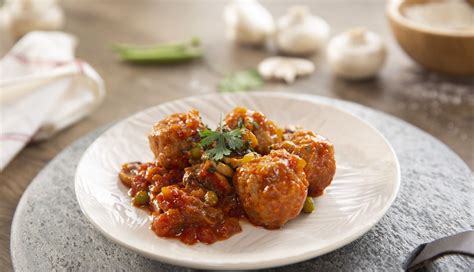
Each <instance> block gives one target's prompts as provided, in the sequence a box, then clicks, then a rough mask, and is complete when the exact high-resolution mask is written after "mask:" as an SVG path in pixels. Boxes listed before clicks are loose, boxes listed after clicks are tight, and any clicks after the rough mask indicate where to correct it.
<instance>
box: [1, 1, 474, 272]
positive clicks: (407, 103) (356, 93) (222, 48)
mask: <svg viewBox="0 0 474 272" xmlns="http://www.w3.org/2000/svg"><path fill="white" fill-rule="evenodd" d="M224 2H225V1H193V0H189V1H176V0H175V1H171V0H170V1H145V0H130V1H125V0H121V1H117V0H115V1H112V0H108V1H100V2H99V1H93V0H86V1H74V0H65V1H63V6H64V8H65V13H66V21H67V22H66V27H65V30H66V31H67V32H69V33H73V34H74V35H76V36H77V37H78V38H79V46H78V49H77V55H78V57H80V58H82V59H84V60H86V61H87V62H89V63H90V64H91V65H92V66H93V67H94V68H95V69H96V70H97V72H98V73H99V74H100V75H101V76H102V77H103V78H104V80H105V82H106V87H107V92H108V93H107V97H106V99H105V101H104V103H103V105H102V106H101V107H100V108H99V109H98V110H96V111H95V112H94V113H93V114H91V115H90V116H88V117H86V118H85V119H83V120H82V121H80V122H79V123H77V124H76V125H74V126H72V127H70V128H68V129H66V130H64V131H62V132H60V133H58V134H57V135H56V136H54V137H53V138H51V139H50V140H48V141H44V142H40V143H33V144H30V145H29V146H28V147H27V148H26V149H24V150H23V151H22V152H21V153H20V154H19V155H18V156H17V157H16V158H15V159H14V160H13V161H12V162H11V164H10V165H9V166H8V167H7V168H6V169H5V170H4V171H3V172H2V173H1V175H0V179H1V180H0V196H1V197H2V199H1V201H0V267H1V268H6V269H1V270H2V271H5V270H11V259H10V252H9V236H10V225H11V221H12V217H13V214H14V211H15V207H16V205H17V203H18V201H19V199H20V197H21V194H22V192H23V191H24V190H25V189H26V187H27V186H28V184H29V183H30V182H31V180H32V179H33V178H34V177H35V175H36V174H37V173H38V172H39V171H40V170H41V169H42V168H43V167H44V166H45V165H46V164H47V163H48V162H49V161H50V160H51V159H52V158H53V157H54V156H55V155H56V154H58V153H59V152H60V151H61V150H63V149H64V148H65V147H66V146H68V145H69V144H71V143H72V142H73V141H74V140H76V139H78V138H80V137H81V136H83V135H85V134H87V133H88V132H90V131H93V130H94V129H96V128H98V127H100V126H102V125H105V124H108V123H110V122H114V121H117V120H120V119H122V118H124V117H126V116H128V115H130V114H132V113H134V112H136V111H140V110H142V109H145V108H147V107H150V106H154V105H157V104H159V103H163V102H166V101H169V100H173V99H177V98H182V97H186V96H190V95H199V94H203V93H211V92H216V88H215V86H216V83H217V82H218V80H219V79H220V78H222V76H223V75H225V74H227V73H230V72H233V71H236V70H240V69H247V68H253V67H256V65H257V64H258V63H259V61H261V60H262V59H264V58H265V57H267V56H270V55H272V52H265V51H263V50H256V49H252V48H242V47H238V46H234V45H233V44H232V43H231V42H229V41H227V40H226V39H225V35H224V24H223V20H222V9H223V4H224ZM299 2H300V3H305V4H307V5H309V6H310V7H311V10H312V11H313V12H314V13H316V14H318V15H320V16H321V17H323V18H325V19H326V20H327V21H328V23H329V24H330V25H331V31H332V34H335V33H339V32H341V31H343V30H346V29H348V28H351V27H354V26H366V27H367V28H369V29H370V30H373V31H375V32H377V33H379V34H380V35H382V37H383V39H384V40H385V41H386V43H387V47H388V52H389V56H388V60H387V63H386V66H385V68H384V69H383V71H382V72H381V74H380V75H379V77H377V78H376V79H374V80H370V81H365V82H358V83H355V82H347V81H343V80H340V79H337V78H335V77H333V76H332V75H331V73H330V72H329V70H328V67H327V63H326V61H325V57H324V56H323V55H321V56H316V57H314V58H313V60H314V62H315V63H316V72H315V73H314V74H313V75H312V76H311V77H308V78H304V79H301V80H298V81H297V82H296V83H295V84H293V85H290V86H288V85H285V84H279V83H269V84H266V85H265V86H264V87H263V88H262V89H263V90H264V91H288V92H303V93H311V94H317V95H322V96H328V97H333V98H338V99H344V100H349V101H354V102H357V103H360V104H363V105H366V106H368V107H371V108H374V109H377V110H380V111H383V112H386V113H389V114H392V115H394V116H397V117H399V118H401V119H404V120H406V121H407V122H409V123H411V124H413V125H415V126H417V127H419V128H421V129H423V130H425V131H427V132H428V133H430V134H432V135H434V136H435V137H436V138H438V139H440V140H441V141H443V142H444V143H446V144H447V145H448V146H450V147H451V148H452V149H453V150H454V151H456V152H457V153H458V154H459V155H460V156H461V157H462V158H463V159H464V160H465V161H466V163H467V164H468V165H469V166H470V167H471V169H472V168H473V166H474V155H473V154H474V147H473V140H472V138H473V135H474V134H473V131H474V127H473V126H474V112H473V109H474V89H473V86H474V79H473V78H467V79H466V78H465V79H448V78H443V77H440V76H437V75H434V74H431V73H428V72H425V71H423V70H422V69H421V68H419V67H418V66H416V65H415V64H413V62H412V61H411V60H410V59H409V58H408V57H407V56H406V55H405V54H404V53H403V52H402V51H401V50H400V48H399V47H398V46H397V44H396V42H395V41H394V39H393V37H392V35H391V33H390V30H389V28H388V24H387V21H386V18H385V14H384V4H385V3H384V2H385V1H379V0H356V1H340V0H322V1H321V0H318V1H306V2H304V1H299ZM263 3H264V4H265V5H266V6H267V7H268V8H269V9H270V11H271V12H272V13H273V14H274V15H275V16H280V15H282V14H283V13H284V12H285V10H286V9H287V8H288V6H290V5H291V2H290V1H289V0H287V1H276V0H273V1H271V3H270V1H264V2H263ZM193 35H197V36H199V37H200V38H201V39H202V42H203V46H204V48H205V57H204V59H203V60H202V61H196V62H193V63H188V64H181V65H170V66H137V65H129V64H125V63H121V62H120V61H118V60H117V58H116V56H115V55H114V54H113V53H112V52H111V50H110V45H111V44H113V43H116V42H128V43H153V42H157V41H170V40H184V39H189V38H190V37H191V36H193ZM440 155H442V154H440ZM71 171H73V169H71ZM55 197H61V196H51V198H52V201H53V200H54V198H55Z"/></svg>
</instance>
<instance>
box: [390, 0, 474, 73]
mask: <svg viewBox="0 0 474 272" xmlns="http://www.w3.org/2000/svg"><path fill="white" fill-rule="evenodd" d="M431 1H433V0H431ZM427 2H430V0H404V1H402V0H393V1H391V2H390V3H389V4H388V6H387V17H388V19H389V22H390V26H391V28H392V31H393V33H394V34H395V38H396V39H397V41H398V44H399V45H400V46H401V47H402V48H403V50H404V51H405V52H406V53H407V54H408V55H409V56H410V57H411V58H412V59H413V60H415V61H416V62H417V63H419V64H420V65H422V66H423V67H425V68H426V69H428V70H432V71H435V72H439V73H443V74H448V75H460V76H469V75H471V76H472V75H474V31H471V30H469V31H465V30H463V31H451V30H444V29H436V28H430V27H426V26H424V25H423V24H420V23H417V22H414V21H412V20H410V19H408V18H407V17H405V15H404V11H405V9H406V8H407V7H409V6H410V5H413V4H424V3H427ZM470 2H471V1H470ZM471 4H472V2H471Z"/></svg>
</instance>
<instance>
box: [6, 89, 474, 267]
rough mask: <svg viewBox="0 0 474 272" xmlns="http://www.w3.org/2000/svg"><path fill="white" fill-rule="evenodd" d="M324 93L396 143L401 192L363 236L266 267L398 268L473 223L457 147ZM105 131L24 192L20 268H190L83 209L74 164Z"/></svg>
mask: <svg viewBox="0 0 474 272" xmlns="http://www.w3.org/2000/svg"><path fill="white" fill-rule="evenodd" d="M323 99H325V98H323ZM325 100H326V99H325ZM327 100H328V101H329V102H330V103H333V104H335V105H336V106H339V107H342V108H344V109H345V110H347V111H350V112H352V113H354V114H355V115H357V116H359V117H361V118H362V119H364V120H366V121H367V122H369V123H371V124H372V125H374V126H375V127H376V128H377V129H379V130H380V131H381V132H382V133H383V135H384V136H385V137H386V138H387V139H388V141H389V142H390V143H391V144H392V146H393V148H394V149H395V152H396V153H397V156H398V158H399V161H400V164H401V174H402V178H401V181H402V184H401V188H400V193H399V196H398V198H397V199H396V201H395V203H394V204H393V206H392V207H391V208H390V209H389V211H388V213H387V214H386V215H385V216H384V217H383V218H382V220H381V221H380V222H379V223H378V224H377V225H376V226H375V227H374V228H372V229H371V230H370V231H369V232H368V233H366V234H365V235H363V236H362V237H361V238H359V239H358V240H356V241H354V242H352V243H351V244H349V245H347V246H345V247H343V248H341V249H339V250H336V251H334V252H331V253H328V254H326V255H324V256H321V257H318V258H314V259H311V260H308V261H305V262H302V263H298V264H294V265H290V266H285V267H279V268H274V269H269V270H268V271H375V270H377V271H380V270H382V271H384V270H385V271H398V270H401V265H402V263H403V261H404V260H405V258H406V256H407V255H408V253H409V252H410V251H411V250H413V249H414V248H415V247H416V246H417V245H419V244H421V243H425V242H429V241H431V240H434V239H437V238H440V237H443V236H446V235H450V234H454V233H457V232H460V231H465V230H469V229H473V228H474V224H473V216H472V215H473V212H472V211H473V200H472V196H473V195H474V189H473V175H472V172H471V170H470V169H469V167H467V166H466V164H465V163H464V162H463V161H462V160H461V159H460V158H459V157H458V156H457V155H456V154H455V153H454V152H453V151H451V150H450V149H449V148H448V147H447V146H445V145H444V144H442V143H441V142H439V141H438V140H436V139H435V138H433V137H432V136H430V135H428V134H426V133H424V132H423V131H421V130H419V129H417V128H415V127H413V126H412V125H409V124H407V123H405V122H403V121H401V120H399V119H396V118H394V117H391V116H389V115H386V114H384V113H380V112H377V111H374V110H371V109H368V108H366V107H363V106H360V105H356V104H353V103H348V102H343V101H337V100H329V99H327ZM103 131H104V129H100V130H98V131H95V132H93V133H92V134H89V135H88V136H86V137H84V138H82V139H80V140H78V141H77V142H76V143H74V144H73V145H71V146H70V147H68V148H67V149H65V150H64V151H63V152H62V153H61V154H59V155H58V156H57V157H56V158H55V159H54V160H53V161H51V162H50V164H49V165H48V166H47V167H45V168H44V170H43V171H42V172H41V173H40V174H39V175H38V176H37V177H36V178H35V179H34V181H33V182H32V183H31V185H30V186H29V187H28V189H27V190H26V191H25V193H24V195H23V197H22V199H21V201H20V203H19V205H18V207H17V210H16V213H15V217H14V220H13V224H12V232H11V254H12V261H13V265H14V268H15V270H16V271H188V270H189V269H186V268H182V267H177V266H171V265H167V264H163V263H159V262H157V261H153V260H150V259H147V258H145V257H142V256H139V255H137V254H135V253H134V252H132V251H130V250H128V249H125V248H122V247H121V246H119V245H116V244H115V243H113V242H111V241H109V240H108V239H106V238H105V237H104V236H103V235H101V234H100V233H99V231H97V230H95V229H94V227H93V226H92V225H91V224H90V223H89V222H88V221H87V219H86V218H85V217H84V215H83V214H82V213H81V211H80V209H79V206H78V204H77V201H76V198H75V195H74V186H73V184H74V173H75V168H76V165H77V163H78V161H79V159H80V157H81V155H82V153H83V152H84V151H85V149H86V148H87V147H88V146H89V145H90V144H91V143H92V141H93V140H94V139H95V138H97V137H98V136H99V135H100V134H101V133H102V132H103ZM466 148H470V147H466ZM468 267H471V268H472V267H474V261H473V259H472V258H467V257H460V256H448V257H443V258H442V259H440V260H439V261H436V262H435V263H434V264H432V265H431V268H433V269H434V270H437V271H463V270H466V269H467V268H468Z"/></svg>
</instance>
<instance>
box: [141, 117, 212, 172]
mask: <svg viewBox="0 0 474 272" xmlns="http://www.w3.org/2000/svg"><path fill="white" fill-rule="evenodd" d="M203 128H204V125H203V123H202V122H201V117H200V116H199V112H198V111H196V110H192V111H189V112H187V113H176V114H172V115H170V116H168V117H166V118H165V119H163V120H161V121H160V122H158V123H156V124H155V125H154V126H153V129H152V130H151V132H150V134H149V135H148V141H149V142H150V148H151V150H152V151H153V153H154V154H155V158H156V160H157V161H158V163H159V164H160V165H162V166H163V167H165V168H168V169H170V168H181V169H182V168H185V167H187V166H189V157H190V152H189V151H190V149H191V148H193V146H194V145H195V144H196V143H197V142H199V139H200V137H199V130H201V129H203Z"/></svg>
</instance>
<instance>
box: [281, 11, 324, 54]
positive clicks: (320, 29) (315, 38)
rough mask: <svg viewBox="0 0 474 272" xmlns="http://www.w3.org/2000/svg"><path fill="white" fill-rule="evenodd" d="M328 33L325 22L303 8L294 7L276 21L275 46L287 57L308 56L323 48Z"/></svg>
mask: <svg viewBox="0 0 474 272" xmlns="http://www.w3.org/2000/svg"><path fill="white" fill-rule="evenodd" d="M329 32H330V28H329V25H328V24H327V23H326V21H324V20H323V19H321V18H319V17H317V16H314V15H312V14H311V13H310V11H309V9H308V8H307V7H305V6H294V7H290V9H289V10H288V13H287V14H286V15H284V16H282V17H280V18H279V19H278V21H277V35H276V45H277V48H278V50H279V51H281V52H283V53H285V54H288V55H296V56H299V55H301V56H303V55H310V54H313V53H315V52H318V51H321V50H322V49H323V48H324V46H325V44H326V42H327V40H328V37H329Z"/></svg>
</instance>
